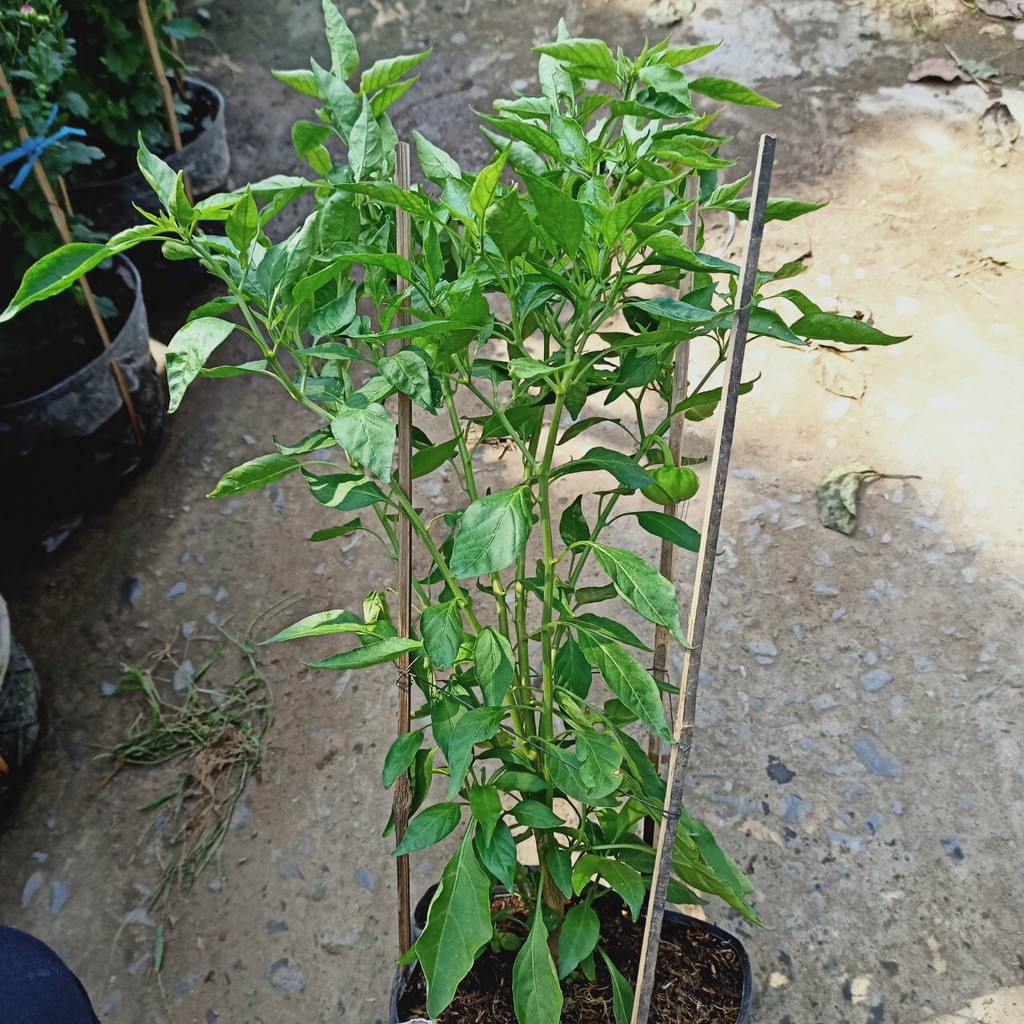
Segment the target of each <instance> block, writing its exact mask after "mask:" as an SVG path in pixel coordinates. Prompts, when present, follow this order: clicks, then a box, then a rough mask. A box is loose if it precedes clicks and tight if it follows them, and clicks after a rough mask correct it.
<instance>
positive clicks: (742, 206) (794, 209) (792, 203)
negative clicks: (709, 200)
mask: <svg viewBox="0 0 1024 1024" xmlns="http://www.w3.org/2000/svg"><path fill="white" fill-rule="evenodd" d="M825 206H828V203H827V202H825V203H802V202H800V201H799V200H797V199H783V198H779V199H769V200H768V203H767V205H766V206H765V214H764V219H765V223H768V221H770V220H794V219H795V218H797V217H802V216H803V215H804V214H805V213H813V212H814V211H815V210H820V209H821V208H822V207H825ZM715 209H716V210H728V211H729V212H730V213H734V214H736V218H737V219H738V220H746V219H747V218H748V217H749V216H750V200H749V199H731V200H728V201H727V202H721V203H718V204H716V206H715Z"/></svg>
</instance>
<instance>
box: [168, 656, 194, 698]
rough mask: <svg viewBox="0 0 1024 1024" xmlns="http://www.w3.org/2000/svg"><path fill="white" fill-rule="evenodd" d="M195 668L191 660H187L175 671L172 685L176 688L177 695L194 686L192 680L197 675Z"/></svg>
mask: <svg viewBox="0 0 1024 1024" xmlns="http://www.w3.org/2000/svg"><path fill="white" fill-rule="evenodd" d="M195 671H196V670H195V667H194V666H193V664H192V659H191V658H186V659H185V660H184V661H183V662H182V663H181V664H180V665H179V666H178V668H177V669H176V670H175V673H174V678H173V680H172V685H173V686H174V692H175V693H181V692H182V691H183V690H187V689H188V688H189V687H190V686H191V685H192V679H193V677H194V675H195Z"/></svg>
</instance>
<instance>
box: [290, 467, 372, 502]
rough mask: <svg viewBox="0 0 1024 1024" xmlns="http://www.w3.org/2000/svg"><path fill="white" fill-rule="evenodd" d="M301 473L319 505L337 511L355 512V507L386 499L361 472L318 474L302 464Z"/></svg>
mask: <svg viewBox="0 0 1024 1024" xmlns="http://www.w3.org/2000/svg"><path fill="white" fill-rule="evenodd" d="M302 475H303V476H304V477H305V479H306V483H307V484H308V485H309V490H310V492H311V493H312V495H313V497H314V498H316V500H317V501H319V502H320V504H321V505H326V506H327V508H333V509H337V510H338V511H339V512H355V511H356V510H357V509H360V508H366V507H367V506H368V505H374V504H376V503H377V502H378V501H385V500H386V499H385V497H384V492H383V491H382V490H381V489H380V488H379V487H378V486H377V485H376V484H375V483H374V482H373V481H372V480H371V479H370V478H369V477H367V476H364V475H363V474H362V473H324V474H322V475H318V474H316V473H314V472H313V471H312V470H310V469H307V468H306V467H305V466H303V467H302Z"/></svg>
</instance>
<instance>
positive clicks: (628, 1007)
mask: <svg viewBox="0 0 1024 1024" xmlns="http://www.w3.org/2000/svg"><path fill="white" fill-rule="evenodd" d="M598 952H599V953H600V954H601V959H603V960H604V965H605V967H607V968H608V973H609V975H611V979H612V1013H613V1014H614V1016H615V1024H629V1022H630V1020H631V1019H632V1016H633V1000H634V999H635V997H636V993H635V992H634V991H633V986H632V985H630V983H629V982H628V981H626V979H625V978H624V977H623V976H622V975H621V974H620V973H619V970H618V968H617V967H616V966H615V964H613V963H612V962H611V960H610V959H609V958H608V954H607V953H606V952H605V951H604V950H603V949H598Z"/></svg>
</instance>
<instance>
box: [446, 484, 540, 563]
mask: <svg viewBox="0 0 1024 1024" xmlns="http://www.w3.org/2000/svg"><path fill="white" fill-rule="evenodd" d="M532 506H533V500H532V497H531V495H530V489H529V488H528V487H514V488H512V489H511V490H508V491H499V492H498V493H497V494H488V495H487V496H486V497H483V498H478V499H477V500H476V501H474V502H473V503H472V504H471V505H470V506H469V508H467V509H466V511H465V512H464V513H463V516H462V520H461V522H460V523H459V532H458V533H457V534H456V535H455V543H454V546H453V548H452V558H451V570H452V573H453V574H454V576H455V578H456V579H460V580H461V579H467V578H469V577H472V576H483V575H485V574H486V573H489V572H499V571H500V570H502V569H505V568H507V567H508V566H510V565H511V564H512V563H513V562H514V561H515V560H516V558H517V557H518V555H519V553H520V552H521V551H522V550H523V548H525V547H526V541H527V540H528V539H529V536H530V526H531V523H532Z"/></svg>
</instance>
